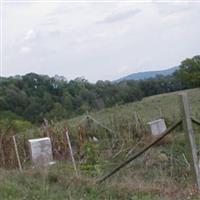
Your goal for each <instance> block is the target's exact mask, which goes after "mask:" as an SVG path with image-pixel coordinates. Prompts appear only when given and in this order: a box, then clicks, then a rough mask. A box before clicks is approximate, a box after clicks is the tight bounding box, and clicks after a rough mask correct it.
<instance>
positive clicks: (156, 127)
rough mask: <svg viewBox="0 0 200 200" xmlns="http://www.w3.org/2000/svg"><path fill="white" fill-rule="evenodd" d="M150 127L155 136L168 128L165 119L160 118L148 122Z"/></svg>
mask: <svg viewBox="0 0 200 200" xmlns="http://www.w3.org/2000/svg"><path fill="white" fill-rule="evenodd" d="M147 124H148V125H149V127H150V130H151V134H152V136H154V137H157V136H159V135H161V134H162V133H163V132H164V131H165V130H166V129H167V128H166V125H165V120H164V119H158V120H155V121H152V122H148V123H147Z"/></svg>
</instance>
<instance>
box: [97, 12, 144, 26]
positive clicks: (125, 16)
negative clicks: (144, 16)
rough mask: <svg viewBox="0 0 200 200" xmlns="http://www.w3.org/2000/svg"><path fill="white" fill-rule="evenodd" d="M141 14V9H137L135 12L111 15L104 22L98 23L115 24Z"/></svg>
mask: <svg viewBox="0 0 200 200" xmlns="http://www.w3.org/2000/svg"><path fill="white" fill-rule="evenodd" d="M140 12H141V10H140V9H135V10H129V11H126V12H121V13H118V14H114V15H109V16H107V17H105V18H104V19H103V20H102V21H99V22H98V23H114V22H117V21H122V20H126V19H128V18H130V17H133V16H135V15H137V14H138V13H140Z"/></svg>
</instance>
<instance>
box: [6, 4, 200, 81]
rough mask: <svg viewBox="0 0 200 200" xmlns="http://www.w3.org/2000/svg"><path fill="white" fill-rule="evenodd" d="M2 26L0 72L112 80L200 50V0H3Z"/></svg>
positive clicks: (169, 64)
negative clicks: (174, 0) (139, 0)
mask: <svg viewBox="0 0 200 200" xmlns="http://www.w3.org/2000/svg"><path fill="white" fill-rule="evenodd" d="M2 30H3V42H2V43H3V44H2V45H3V76H10V75H16V74H20V75H23V74H26V73H29V72H36V73H39V74H48V75H50V76H54V75H55V74H57V75H61V76H65V77H66V78H67V79H68V80H69V79H74V78H76V77H80V76H84V77H85V78H86V79H88V80H89V81H91V82H95V81H97V80H114V79H117V78H120V77H122V76H124V75H127V74H130V73H135V72H139V71H147V70H160V69H166V68H169V67H173V66H177V65H179V64H180V62H181V61H182V60H183V59H185V58H187V57H192V56H194V55H197V54H200V2H199V3H198V2H196V3H194V2H193V3H180V2H179V3H159V2H158V1H153V2H152V3H136V2H134V3H133V2H130V1H129V2H127V1H126V2H117V1H115V2H109V3H106V2H104V3H97V2H96V3H95V2H94V1H87V2H80V1H79V2H74V3H70V2H62V3H61V2H60V3H55V2H54V3H53V2H52V3H51V2H50V1H48V2H45V1H44V0H43V2H34V3H33V1H26V2H25V3H20V2H19V1H17V0H15V1H12V2H9V1H8V0H7V1H6V2H4V3H3V29H2Z"/></svg>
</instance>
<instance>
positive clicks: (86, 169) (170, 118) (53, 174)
mask: <svg viewBox="0 0 200 200" xmlns="http://www.w3.org/2000/svg"><path fill="white" fill-rule="evenodd" d="M185 92H187V93H188V97H189V101H190V105H191V110H192V115H193V116H195V117H196V118H198V119H200V89H192V90H187V91H185ZM89 115H90V116H91V118H94V119H95V120H97V123H96V122H94V121H93V120H91V119H90V120H89V119H87V118H85V117H86V115H83V116H79V117H76V118H73V119H69V120H64V121H61V122H59V123H54V122H49V127H48V132H50V133H51V134H52V135H53V136H54V138H56V137H57V138H58V139H57V141H63V138H62V137H63V130H64V127H65V126H67V127H68V129H69V132H70V138H71V141H72V146H73V149H74V151H75V158H76V162H77V168H78V171H79V174H80V176H79V177H76V176H75V173H74V170H73V166H72V163H71V160H70V156H69V154H68V153H67V154H64V157H65V158H66V159H60V161H57V163H56V164H55V165H52V166H50V167H49V168H48V169H47V168H45V169H32V168H31V165H30V161H29V160H27V161H26V162H24V163H23V169H24V170H23V172H22V173H20V172H19V171H18V170H17V169H16V167H17V166H16V167H14V168H12V169H10V170H6V169H5V167H4V168H3V167H2V168H1V169H0V199H2V200H10V199H16V200H22V199H24V200H25V199H27V200H37V199H38V200H44V199H50V200H54V199H55V200H56V199H83V200H85V199H86V200H89V199H91V200H92V199H130V200H137V199H141V200H149V199H152V200H154V199H155V200H156V199H164V200H165V199H166V200H167V199H180V200H184V199H200V197H198V194H197V191H196V189H195V187H194V180H193V178H192V174H191V166H190V164H189V162H188V160H187V150H186V142H185V137H184V133H183V131H182V129H181V127H179V128H177V129H176V131H173V132H172V134H171V135H170V136H169V137H167V138H166V139H165V140H163V141H162V142H161V143H160V144H159V145H156V146H154V147H153V148H151V149H150V150H149V151H147V152H146V153H145V154H143V155H142V156H141V157H139V158H138V159H136V160H135V161H133V162H132V163H130V164H129V165H127V166H126V167H125V168H123V169H122V170H121V171H119V172H118V173H117V174H115V175H113V176H112V177H110V178H109V179H108V180H106V181H105V182H103V183H102V184H98V183H97V181H98V180H99V179H100V178H101V177H103V176H104V175H105V174H107V173H108V172H109V171H110V170H111V169H113V167H116V166H117V165H118V164H120V163H121V162H123V161H124V160H126V159H128V158H129V157H130V156H131V155H133V154H134V153H135V152H137V151H138V150H139V149H141V148H142V147H144V146H145V145H147V144H148V143H149V142H150V141H151V137H150V133H149V130H148V126H147V122H148V121H152V120H155V119H158V118H160V117H162V118H164V119H165V121H166V124H167V126H169V125H171V124H172V123H173V122H175V121H178V119H180V97H179V96H178V93H177V92H174V93H168V94H162V95H156V96H151V97H148V98H144V99H143V100H142V101H139V102H133V103H130V104H126V105H116V106H115V107H112V108H109V109H104V110H102V111H100V112H96V113H89ZM98 123H99V124H98ZM102 125H103V126H104V127H102ZM78 127H79V128H78ZM105 127H107V128H108V129H109V130H106V128H105ZM194 129H195V136H196V141H197V144H198V150H199V149H200V148H199V147H200V146H199V143H200V140H199V139H200V137H199V136H198V133H199V131H200V129H199V128H198V127H196V126H194ZM46 131H47V130H46ZM41 132H42V134H44V132H45V131H44V130H43V129H42V128H41V127H39V128H33V129H31V130H26V131H25V132H23V133H20V135H23V137H26V138H30V137H38V136H41V135H42V134H41ZM78 134H79V135H80V134H82V136H84V141H80V140H79V139H78ZM94 137H95V138H96V139H97V141H94V139H93V138H94ZM54 142H55V141H54ZM57 143H59V142H57ZM57 143H56V142H55V144H57ZM18 144H19V146H20V141H19V140H18ZM64 144H65V143H64ZM62 145H63V143H62ZM62 145H61V143H59V144H58V147H60V148H61V147H63V146H62ZM77 146H78V147H77ZM61 149H62V148H61ZM21 151H22V150H20V152H21Z"/></svg>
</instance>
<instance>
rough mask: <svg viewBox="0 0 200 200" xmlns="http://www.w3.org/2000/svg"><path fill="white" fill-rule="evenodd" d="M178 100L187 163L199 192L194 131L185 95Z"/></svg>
mask: <svg viewBox="0 0 200 200" xmlns="http://www.w3.org/2000/svg"><path fill="white" fill-rule="evenodd" d="M180 98H181V105H182V118H183V129H184V132H185V138H186V141H187V143H188V152H189V161H190V165H191V169H192V171H193V176H194V178H195V179H196V184H197V187H198V190H199V191H200V174H199V171H200V170H199V166H198V157H197V148H196V143H195V137H194V131H193V128H192V119H191V113H190V107H189V103H188V97H187V94H186V93H182V94H180Z"/></svg>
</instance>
